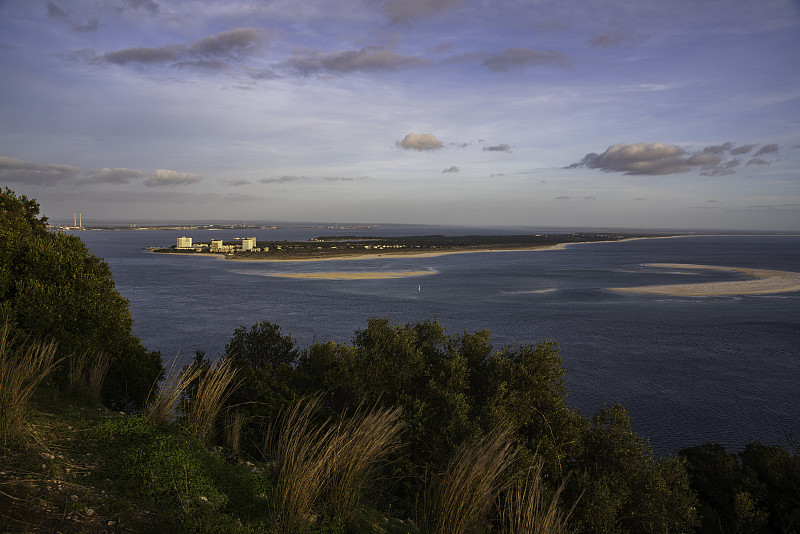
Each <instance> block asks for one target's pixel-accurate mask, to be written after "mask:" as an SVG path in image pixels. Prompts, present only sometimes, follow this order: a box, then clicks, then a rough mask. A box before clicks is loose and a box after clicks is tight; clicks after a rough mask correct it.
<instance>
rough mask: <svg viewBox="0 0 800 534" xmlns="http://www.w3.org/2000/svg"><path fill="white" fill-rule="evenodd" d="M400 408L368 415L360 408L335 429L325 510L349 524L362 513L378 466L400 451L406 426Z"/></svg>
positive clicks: (368, 413) (324, 497) (371, 411)
mask: <svg viewBox="0 0 800 534" xmlns="http://www.w3.org/2000/svg"><path fill="white" fill-rule="evenodd" d="M400 415H401V410H400V408H392V409H386V410H381V409H379V408H377V407H374V408H372V409H371V410H369V411H365V410H364V409H363V406H359V407H358V408H357V409H356V411H355V412H354V413H353V415H352V416H351V417H349V418H348V419H346V420H343V421H342V422H340V423H339V424H338V425H336V426H335V428H334V433H333V435H332V436H331V439H330V441H329V442H328V446H327V451H326V457H327V461H328V462H329V464H330V465H329V467H328V480H327V483H326V491H325V494H324V496H323V499H324V501H325V502H324V506H325V510H326V512H327V513H328V514H330V515H331V516H340V517H342V518H343V519H344V520H345V521H348V520H350V519H352V516H353V514H354V513H355V512H357V510H358V503H359V499H360V497H361V492H362V490H363V488H364V486H365V484H366V483H367V481H368V480H369V478H370V476H371V475H372V474H373V472H374V469H375V467H376V465H377V463H378V462H379V461H381V460H383V459H385V458H386V457H387V456H388V455H389V454H391V453H392V452H394V451H396V450H397V449H398V448H399V447H400V445H401V443H400V440H399V437H400V431H401V430H402V428H403V423H402V421H401V420H400Z"/></svg>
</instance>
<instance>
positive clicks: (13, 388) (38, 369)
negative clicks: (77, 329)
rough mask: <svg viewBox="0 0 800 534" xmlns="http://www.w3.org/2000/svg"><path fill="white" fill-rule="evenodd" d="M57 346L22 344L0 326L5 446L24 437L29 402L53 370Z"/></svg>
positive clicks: (0, 423)
mask: <svg viewBox="0 0 800 534" xmlns="http://www.w3.org/2000/svg"><path fill="white" fill-rule="evenodd" d="M55 352H56V346H55V343H53V342H50V343H42V342H35V341H29V342H28V343H22V342H20V340H19V339H17V337H16V336H15V335H14V334H12V333H11V327H10V326H9V325H7V324H4V325H2V326H0V438H2V444H3V445H4V446H5V445H7V444H8V442H9V441H16V440H17V439H18V438H19V437H21V435H22V430H23V420H24V416H25V411H26V410H27V408H28V400H29V399H30V398H31V395H33V393H34V392H35V391H36V387H37V386H38V385H39V384H40V383H41V381H42V380H44V379H45V378H46V377H47V375H49V374H50V372H51V371H52V370H53V368H54V367H55V366H56V364H57V363H58V361H57V360H56V359H55Z"/></svg>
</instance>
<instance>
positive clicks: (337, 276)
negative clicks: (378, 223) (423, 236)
mask: <svg viewBox="0 0 800 534" xmlns="http://www.w3.org/2000/svg"><path fill="white" fill-rule="evenodd" d="M428 274H436V271H386V272H381V271H373V272H327V273H273V274H270V275H269V276H275V277H278V278H310V279H315V280H383V279H386V278H406V277H409V276H424V275H428Z"/></svg>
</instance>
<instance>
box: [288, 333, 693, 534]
mask: <svg viewBox="0 0 800 534" xmlns="http://www.w3.org/2000/svg"><path fill="white" fill-rule="evenodd" d="M563 376H564V369H563V367H562V366H561V358H560V355H559V352H558V346H557V345H556V344H555V343H552V342H549V341H545V342H542V343H539V344H537V345H528V344H523V345H513V346H507V347H502V348H500V349H495V348H494V347H493V346H492V345H491V339H490V336H489V333H488V332H486V331H479V332H475V333H464V334H462V335H448V334H447V333H446V332H445V331H444V328H442V326H441V325H440V324H439V323H438V322H436V321H424V322H421V323H416V324H407V325H393V324H391V323H390V322H389V321H388V320H386V319H371V320H370V321H369V322H368V324H367V328H366V329H364V330H362V331H359V332H357V333H356V336H355V339H354V341H353V344H352V345H345V344H337V343H316V344H314V345H313V346H311V347H310V348H309V349H308V350H306V351H304V352H303V354H302V355H301V357H300V361H299V363H298V366H297V372H296V379H295V380H294V383H295V384H296V385H297V386H296V387H298V388H299V389H300V390H301V391H303V392H306V393H312V392H314V391H323V392H324V393H325V394H326V397H325V400H326V405H327V407H328V408H329V409H330V410H331V412H332V413H334V414H336V413H341V411H342V408H343V406H346V405H348V404H352V403H354V402H358V400H360V399H364V400H365V402H382V403H385V404H387V405H390V406H392V405H393V406H399V407H401V408H402V409H403V419H404V421H405V424H406V427H405V431H404V439H405V440H406V442H407V443H408V449H407V450H408V453H407V454H406V455H404V456H403V457H402V458H399V459H398V461H397V462H396V463H395V464H393V465H394V468H395V470H394V475H396V476H399V477H401V478H402V480H403V483H402V484H401V488H400V494H401V496H402V497H404V498H405V499H407V500H412V499H413V498H414V495H415V494H416V492H418V491H419V481H420V480H423V479H424V475H425V473H427V472H430V471H434V472H437V471H444V470H445V469H446V468H447V465H448V462H449V461H450V459H451V458H452V457H453V455H454V454H455V453H456V451H457V450H458V449H459V448H460V447H461V446H462V445H463V444H464V443H468V442H470V441H473V440H475V439H476V437H477V436H479V435H481V434H482V433H488V432H491V431H492V429H493V428H495V427H497V426H508V427H510V428H511V429H512V430H513V439H514V440H515V441H516V442H517V443H518V444H519V445H520V446H521V449H520V450H519V451H518V454H517V456H516V460H515V463H516V464H517V465H516V466H515V469H516V470H520V469H521V470H525V469H528V468H531V467H533V466H536V465H538V463H540V462H541V463H542V464H543V466H542V485H543V488H544V491H545V492H546V493H547V494H553V491H554V489H555V488H556V487H558V486H559V485H560V484H561V483H562V482H563V481H564V480H565V478H566V477H567V476H568V475H569V474H570V473H573V476H572V478H571V481H570V483H569V484H568V485H567V486H566V487H565V488H564V490H563V493H562V494H561V498H560V502H561V503H562V506H566V507H567V508H569V507H570V506H571V505H573V504H575V503H576V502H578V505H577V507H576V508H575V510H574V513H573V516H572V521H573V522H574V524H575V527H576V528H577V529H578V530H580V531H583V532H596V531H616V530H632V531H640V532H667V531H676V530H677V531H684V530H691V528H692V526H693V525H694V524H695V521H696V509H695V505H696V501H695V496H694V494H693V492H692V491H691V489H690V488H689V483H688V477H687V475H686V471H685V467H684V466H683V463H682V462H681V461H680V460H678V459H664V460H659V461H656V460H654V458H653V455H652V450H651V449H650V447H649V446H648V445H647V444H646V442H644V441H643V440H641V438H639V437H638V436H636V435H635V434H634V433H633V432H632V431H631V429H630V422H629V420H628V415H627V412H626V411H625V410H624V408H622V407H621V406H618V407H613V408H608V409H605V410H601V411H600V412H599V413H598V414H597V415H596V416H595V417H594V418H592V419H586V418H584V417H583V416H582V415H581V414H580V413H579V412H577V411H575V410H570V409H569V407H568V405H567V402H566V395H567V392H566V388H565V386H564V382H563Z"/></svg>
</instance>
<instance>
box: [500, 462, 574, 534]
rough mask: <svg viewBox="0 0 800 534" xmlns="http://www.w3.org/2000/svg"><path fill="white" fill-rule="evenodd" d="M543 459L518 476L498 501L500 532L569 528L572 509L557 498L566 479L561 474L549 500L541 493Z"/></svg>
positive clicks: (553, 532)
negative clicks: (561, 507)
mask: <svg viewBox="0 0 800 534" xmlns="http://www.w3.org/2000/svg"><path fill="white" fill-rule="evenodd" d="M543 465H544V464H543V463H542V462H539V463H538V465H536V466H535V467H532V468H530V469H529V470H528V471H527V473H524V474H522V476H519V477H517V479H516V480H514V482H513V483H512V484H511V486H510V487H509V488H508V490H507V491H506V492H505V493H504V494H503V496H502V498H501V499H500V501H499V505H500V512H499V515H500V522H501V527H500V533H501V534H563V533H567V532H570V530H569V529H568V528H567V521H568V520H569V517H570V516H571V515H572V512H573V510H574V509H575V504H577V501H576V503H575V504H573V505H572V508H571V509H570V510H569V511H567V512H563V511H562V510H560V509H559V506H558V501H559V499H560V498H561V493H562V492H563V491H564V487H565V486H566V483H567V478H564V480H563V481H562V483H561V485H560V486H559V487H558V489H557V490H556V492H555V494H554V495H553V497H552V498H551V499H550V501H549V502H547V501H546V499H545V495H544V487H543V486H544V484H543V479H542V467H543Z"/></svg>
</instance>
